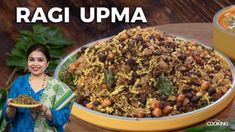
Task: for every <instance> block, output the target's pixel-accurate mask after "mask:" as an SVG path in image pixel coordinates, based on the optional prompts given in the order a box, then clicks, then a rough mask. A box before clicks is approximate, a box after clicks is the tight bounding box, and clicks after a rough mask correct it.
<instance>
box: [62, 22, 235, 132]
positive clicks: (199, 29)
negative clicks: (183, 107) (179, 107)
mask: <svg viewBox="0 0 235 132" xmlns="http://www.w3.org/2000/svg"><path fill="white" fill-rule="evenodd" d="M157 27H158V28H159V29H160V30H161V31H164V32H166V33H171V34H174V35H177V36H182V37H184V38H189V39H192V40H195V41H199V42H202V43H204V44H207V45H210V46H212V34H213V29H212V24H211V23H185V24H168V25H159V26H157ZM234 110H235V101H233V102H232V103H231V104H230V105H229V106H228V107H227V108H225V109H224V110H223V111H222V112H220V113H219V114H217V115H216V116H214V117H212V118H211V119H218V120H221V121H224V120H229V119H235V111H234ZM205 122H206V121H204V122H201V123H199V124H197V125H203V124H205ZM197 125H195V126H197ZM65 131H66V132H74V131H78V132H113V131H112V130H106V129H103V128H100V127H97V126H94V125H92V124H90V123H87V122H85V121H82V120H80V119H79V118H77V117H75V116H73V115H71V117H70V121H69V122H68V124H67V126H66V128H65Z"/></svg>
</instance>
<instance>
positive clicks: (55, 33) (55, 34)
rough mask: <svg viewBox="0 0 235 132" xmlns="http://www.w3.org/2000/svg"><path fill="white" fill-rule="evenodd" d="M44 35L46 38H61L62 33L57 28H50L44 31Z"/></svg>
mask: <svg viewBox="0 0 235 132" xmlns="http://www.w3.org/2000/svg"><path fill="white" fill-rule="evenodd" d="M45 36H46V37H47V38H48V39H56V38H62V37H63V33H62V32H61V31H60V30H59V29H58V28H50V29H48V30H47V32H45Z"/></svg>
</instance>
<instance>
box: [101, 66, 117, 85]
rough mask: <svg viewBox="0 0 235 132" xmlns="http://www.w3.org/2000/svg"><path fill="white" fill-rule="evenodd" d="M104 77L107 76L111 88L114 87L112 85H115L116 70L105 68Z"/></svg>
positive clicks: (106, 79)
mask: <svg viewBox="0 0 235 132" xmlns="http://www.w3.org/2000/svg"><path fill="white" fill-rule="evenodd" d="M104 77H105V81H106V83H107V85H108V87H109V89H112V86H113V85H114V83H115V82H114V81H115V80H114V72H113V71H112V70H109V69H105V70H104Z"/></svg>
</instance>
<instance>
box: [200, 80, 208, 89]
mask: <svg viewBox="0 0 235 132" xmlns="http://www.w3.org/2000/svg"><path fill="white" fill-rule="evenodd" d="M208 88H209V82H207V81H202V84H201V90H203V91H206V90H207V89H208Z"/></svg>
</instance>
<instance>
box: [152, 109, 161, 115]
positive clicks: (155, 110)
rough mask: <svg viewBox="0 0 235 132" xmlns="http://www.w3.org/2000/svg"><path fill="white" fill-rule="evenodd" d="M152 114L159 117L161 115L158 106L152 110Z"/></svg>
mask: <svg viewBox="0 0 235 132" xmlns="http://www.w3.org/2000/svg"><path fill="white" fill-rule="evenodd" d="M152 114H153V115H154V116H156V117H160V116H161V115H162V110H161V109H160V108H156V109H154V110H153V111H152Z"/></svg>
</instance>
